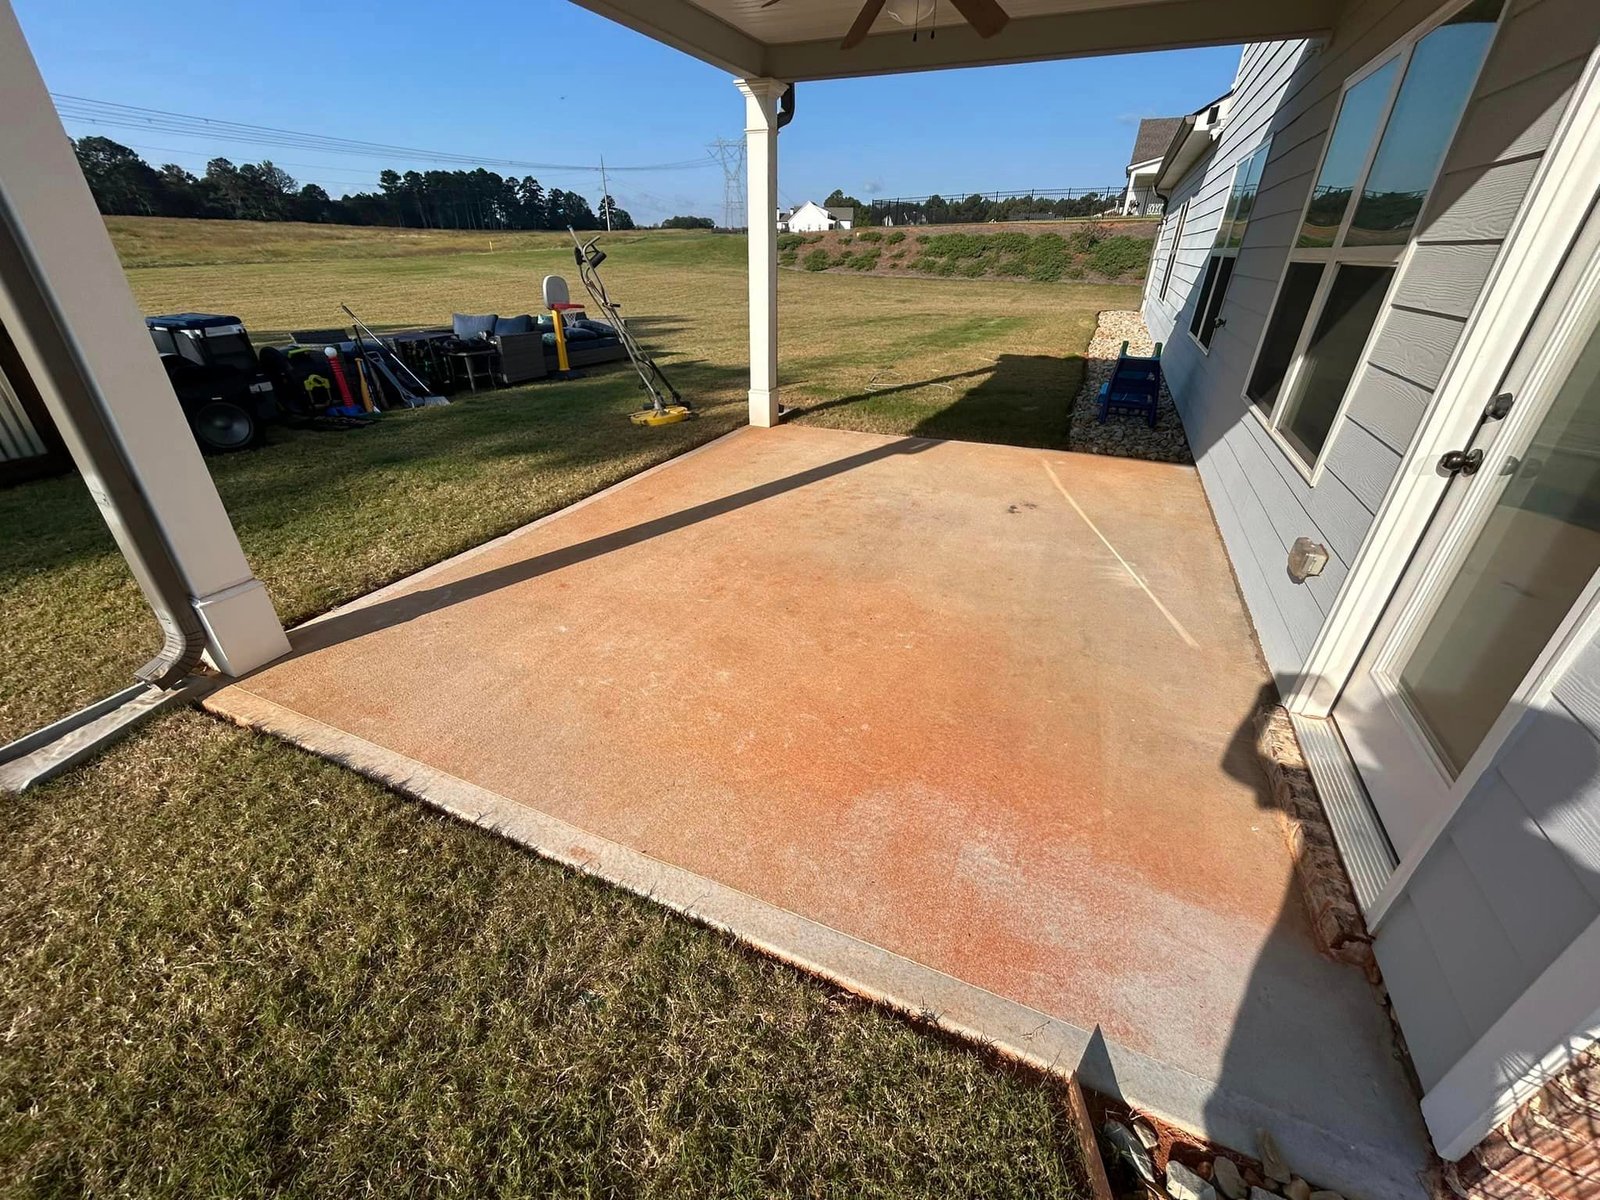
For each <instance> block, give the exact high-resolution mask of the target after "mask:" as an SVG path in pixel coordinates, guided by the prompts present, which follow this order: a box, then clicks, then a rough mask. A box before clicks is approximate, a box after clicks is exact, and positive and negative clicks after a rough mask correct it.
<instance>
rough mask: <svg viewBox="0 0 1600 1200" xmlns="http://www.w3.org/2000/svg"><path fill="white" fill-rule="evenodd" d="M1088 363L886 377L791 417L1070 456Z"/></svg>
mask: <svg viewBox="0 0 1600 1200" xmlns="http://www.w3.org/2000/svg"><path fill="white" fill-rule="evenodd" d="M1082 372H1083V358H1082V356H1081V355H1076V354H1069V355H1066V356H1057V355H1051V354H1000V355H997V356H996V357H995V358H994V360H993V361H992V362H991V363H989V364H987V365H984V366H980V367H974V368H972V369H971V370H968V371H957V372H953V373H950V374H945V375H936V376H932V377H929V378H924V379H909V380H908V379H906V378H905V377H904V376H903V375H900V374H898V373H895V372H892V371H887V370H886V371H884V372H882V374H883V376H884V383H883V385H882V386H872V385H869V386H868V387H867V388H864V389H863V390H861V391H859V392H854V393H851V394H849V395H845V396H839V397H837V398H835V399H832V400H821V401H818V402H816V403H814V404H802V405H796V406H795V407H794V409H793V410H792V416H791V418H790V419H792V420H799V421H801V422H803V423H806V424H817V425H826V426H829V427H832V428H841V429H864V430H874V431H876V430H883V431H885V432H887V431H890V430H899V429H904V430H908V432H909V433H910V434H911V435H912V436H915V437H926V438H940V439H949V440H954V441H965V442H997V443H1000V444H1002V445H1009V446H1036V447H1040V448H1042V449H1050V450H1067V449H1070V448H1071V446H1070V444H1069V438H1068V432H1067V415H1068V413H1069V412H1070V410H1071V406H1072V402H1073V397H1074V396H1075V395H1076V393H1077V389H1078V385H1079V382H1080V380H1081V379H1082Z"/></svg>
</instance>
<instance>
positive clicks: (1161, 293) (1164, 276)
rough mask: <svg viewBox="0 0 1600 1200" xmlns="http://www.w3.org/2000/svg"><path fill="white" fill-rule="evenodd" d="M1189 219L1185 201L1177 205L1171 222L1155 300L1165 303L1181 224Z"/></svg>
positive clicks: (1176, 253)
mask: <svg viewBox="0 0 1600 1200" xmlns="http://www.w3.org/2000/svg"><path fill="white" fill-rule="evenodd" d="M1188 217H1189V201H1187V200H1185V201H1184V202H1183V203H1182V204H1180V205H1178V215H1177V216H1176V217H1175V218H1174V220H1173V225H1172V244H1171V245H1170V246H1168V247H1167V261H1166V263H1165V264H1164V265H1163V266H1162V268H1161V286H1160V288H1159V289H1158V290H1157V292H1156V299H1157V300H1160V301H1163V302H1164V301H1165V300H1166V298H1167V291H1168V289H1169V288H1170V287H1171V286H1172V268H1173V267H1174V266H1176V265H1177V262H1178V246H1179V243H1181V242H1182V241H1183V224H1184V222H1185V221H1186V220H1187V219H1188Z"/></svg>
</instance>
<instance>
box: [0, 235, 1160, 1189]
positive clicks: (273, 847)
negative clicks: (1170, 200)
mask: <svg viewBox="0 0 1600 1200" xmlns="http://www.w3.org/2000/svg"><path fill="white" fill-rule="evenodd" d="M112 224H113V230H114V234H115V236H116V237H117V240H118V244H119V247H120V248H121V249H122V251H123V253H124V255H125V258H126V260H127V262H128V263H129V264H130V267H131V269H130V272H129V275H130V279H131V281H132V284H133V287H134V291H135V293H136V295H137V296H138V297H139V299H140V302H141V303H142V304H143V305H144V306H145V308H146V309H147V310H148V311H152V312H154V311H170V310H174V309H199V310H211V311H225V312H234V313H237V314H238V315H240V316H242V317H243V318H244V319H245V320H246V321H247V322H249V324H250V326H251V328H252V329H253V330H254V331H256V332H257V333H258V334H261V333H267V332H270V331H273V330H283V329H287V328H292V327H295V326H320V325H327V324H333V323H337V322H338V320H339V316H338V310H337V305H338V303H339V302H340V301H346V302H348V303H350V304H351V305H352V307H354V308H355V309H356V311H357V312H359V313H360V314H361V315H362V316H363V317H364V318H365V319H367V320H368V322H369V323H372V324H374V325H400V324H421V323H431V322H436V321H439V320H440V319H442V318H447V317H448V315H449V313H450V312H451V311H473V312H482V311H496V310H497V311H499V312H501V313H515V312H522V311H525V310H527V309H528V308H529V307H531V306H532V305H533V296H534V294H535V292H536V289H537V280H538V278H539V277H540V276H542V275H543V274H545V273H547V272H550V271H558V270H562V269H563V268H564V267H565V266H566V264H568V263H570V259H569V258H567V257H566V254H565V252H564V251H562V249H561V246H560V242H559V240H558V239H556V238H554V237H552V236H550V235H538V234H532V235H529V234H523V235H512V236H511V237H505V236H496V237H494V238H493V239H491V238H490V237H489V236H488V235H445V234H415V233H407V234H400V233H396V232H394V231H374V230H359V231H352V230H337V231H335V230H323V229H310V230H302V231H300V232H299V233H298V234H296V233H295V231H294V230H292V229H286V228H284V227H261V226H249V225H233V224H228V223H221V222H217V223H189V222H169V221H143V222H141V221H125V220H120V221H114V222H113V223H112ZM491 241H492V242H493V245H492V247H491V245H490V243H491ZM608 247H609V249H610V250H611V251H612V254H613V258H612V260H611V261H610V262H609V263H608V264H607V271H608V279H609V280H610V282H611V284H612V287H613V292H614V294H615V295H616V296H618V297H619V298H620V299H622V300H623V301H624V302H625V304H626V309H625V311H628V312H631V313H633V314H635V317H636V320H637V322H638V325H639V327H640V328H641V329H643V330H644V331H646V335H647V336H648V338H649V339H650V341H651V342H652V343H653V344H654V345H655V346H656V347H657V348H658V350H659V351H660V353H661V357H662V361H663V362H664V364H665V365H666V366H667V368H668V370H669V371H671V372H672V373H673V375H674V378H675V379H676V380H677V381H678V383H679V385H680V387H681V388H682V389H683V390H684V391H685V392H686V393H688V394H690V395H691V396H692V397H693V398H694V399H695V400H696V402H697V403H698V404H699V405H700V406H701V416H700V417H699V419H698V420H696V421H694V422H689V423H685V424H681V425H675V426H669V427H665V428H661V429H656V430H640V429H638V428H636V427H634V426H632V425H631V424H629V423H628V422H627V420H626V415H627V413H628V411H629V410H631V409H632V408H634V407H635V406H636V405H637V402H638V392H637V390H636V387H635V385H634V383H633V380H632V376H631V375H630V374H628V373H627V372H626V371H620V370H616V369H609V370H602V371H598V372H596V373H594V374H592V375H591V376H590V377H589V378H586V379H584V380H581V381H577V382H573V383H565V384H553V383H547V384H540V385H535V386H532V387H528V388H523V389H517V390H514V391H507V392H497V393H487V394H480V395H478V396H475V397H468V398H466V399H464V400H463V401H462V402H460V403H457V404H454V405H452V406H450V407H449V408H444V409H430V410H423V411H418V412H412V413H401V414H391V415H389V416H387V417H385V418H384V420H383V421H382V422H381V423H380V424H379V426H377V427H376V428H372V429H367V430H358V431H351V432H345V433H336V434H333V433H293V432H286V431H281V432H277V433H275V434H274V436H273V439H272V443H271V444H270V445H268V446H267V447H266V448H264V449H262V450H259V451H255V452H251V453H247V454H243V455H237V456H233V457H228V458H221V459H214V460H211V466H212V468H213V474H214V475H215V477H216V480H217V484H218V487H219V489H220V491H221V493H222V496H223V500H224V502H225V503H226V504H227V506H228V510H229V512H230V514H231V515H232V516H233V519H234V521H235V523H236V525H237V527H238V530H239V534H240V537H241V540H242V542H243V544H244V547H245V551H246V553H247V554H248V555H249V557H250V560H251V562H252V564H253V566H254V568H255V570H256V572H257V574H258V575H259V576H260V577H261V578H262V579H264V580H265V581H266V583H267V585H268V587H269V589H270V590H271V593H272V595H273V598H274V600H275V602H276V604H277V606H278V609H279V612H280V614H281V615H282V616H283V617H284V618H285V619H286V620H289V621H298V620H301V619H304V618H305V617H307V616H310V615H312V614H314V613H316V612H319V611H323V610H325V609H327V608H329V607H331V606H332V605H334V604H337V603H339V602H341V601H343V600H346V599H349V598H351V597H354V596H357V595H360V594H361V593H363V592H365V591H368V590H370V589H372V588H373V587H376V586H378V585H380V584H382V583H385V582H387V581H390V580H393V579H395V578H398V577H400V576H402V575H404V574H406V573H408V572H410V571H413V570H415V569H417V568H419V567H421V566H423V565H426V564H428V563H431V562H435V561H438V560H439V559H441V558H443V557H446V556H448V555H450V554H452V553H455V552H456V551H458V550H461V549H464V548H466V547H469V546H472V545H474V544H477V543H479V542H482V541H483V540H485V539H487V538H489V537H491V536H494V535H496V534H498V533H501V532H504V531H506V530H508V529H511V528H514V527H515V526H517V525H520V524H522V523H524V522H526V521H529V520H531V519H533V518H535V517H538V516H540V515H543V514H544V513H547V512H550V511H552V510H554V509H556V508H559V507H561V506H563V505H565V504H569V503H571V502H572V501H573V500H576V499H578V498H579V497H581V496H583V495H587V494H589V493H591V492H593V491H595V490H597V489H598V488H600V487H603V486H605V485H606V484H609V483H611V482H614V481H616V480H619V479H622V478H624V477H626V476H627V475H629V474H632V473H634V472H636V471H638V470H640V469H642V468H644V467H645V466H648V465H650V464H652V463H655V462H659V461H662V460H663V459H665V458H667V457H670V456H672V455H674V454H677V453H680V452H682V451H683V450H684V449H687V448H688V447H690V446H692V445H695V444H697V443H700V442H703V441H705V440H707V439H709V438H711V437H714V436H717V435H718V434H721V433H723V432H725V431H727V430H729V429H732V428H735V427H736V426H737V425H738V424H739V423H740V422H741V421H742V420H743V415H744V405H745V401H744V388H745V386H746V381H745V378H744V371H743V361H744V336H745V331H744V317H743V304H744V298H743V289H744V273H743V255H744V247H743V242H742V241H740V240H737V239H733V238H727V237H717V236H712V235H693V234H686V235H660V234H649V235H646V234H640V235H628V236H618V237H616V238H613V239H611V240H610V241H609V242H608ZM1132 301H1133V293H1132V290H1131V289H1127V288H1091V287H1083V286H1074V285H1067V284H1059V285H1055V284H1029V283H993V282H988V281H977V282H968V281H931V280H922V279H918V280H905V279H889V278H872V277H859V276H854V277H852V276H843V275H832V274H825V275H806V274H802V273H798V272H796V273H788V272H786V273H785V274H784V275H783V277H782V304H783V347H782V349H783V354H782V362H783V379H782V383H783V386H784V389H785V399H786V401H787V402H788V403H790V404H791V405H795V406H797V407H799V408H801V409H802V410H804V415H803V416H802V417H801V418H800V419H802V420H806V421H813V422H817V423H823V424H828V425H834V426H839V427H845V428H858V429H868V430H879V431H885V432H903V433H922V434H927V435H931V436H950V437H970V438H988V439H994V440H1008V441H1018V442H1022V443H1025V444H1035V445H1062V444H1063V439H1064V437H1065V427H1066V426H1065V414H1066V406H1067V404H1068V403H1069V402H1070V399H1071V397H1072V395H1073V393H1074V392H1075V391H1076V388H1077V385H1078V382H1079V380H1080V378H1081V371H1082V363H1081V361H1080V360H1079V359H1078V358H1077V354H1078V353H1079V352H1080V351H1081V350H1082V348H1083V346H1084V345H1085V344H1086V342H1087V340H1088V337H1089V336H1090V334H1091V332H1092V330H1093V326H1094V314H1095V313H1096V312H1097V311H1098V310H1100V309H1102V308H1107V307H1126V306H1128V305H1130V304H1131V303H1132ZM0 528H4V529H5V530H6V531H7V535H6V537H5V538H4V539H0V607H3V610H4V612H5V615H6V623H7V638H6V643H7V650H8V654H7V655H6V656H5V661H4V665H3V666H0V740H4V739H5V738H8V737H11V736H15V735H16V734H18V733H21V732H23V731H25V730H26V729H28V728H30V727H32V726H34V725H36V724H38V723H40V722H41V721H44V720H47V719H50V718H52V717H54V716H58V715H60V714H62V713H63V712H65V711H68V710H69V709H70V708H72V707H74V706H76V705H78V704H81V703H83V702H85V701H87V700H89V699H93V698H95V697H97V696H99V695H102V694H104V693H105V692H107V691H110V690H111V689H113V688H116V687H120V686H122V685H124V684H125V683H126V682H127V680H128V678H129V672H130V670H131V668H132V667H133V666H135V665H137V663H138V662H140V661H142V660H143V657H145V656H147V655H148V654H149V653H150V652H152V651H153V650H154V648H155V645H156V641H157V639H156V637H155V629H154V625H153V623H152V622H151V621H150V619H149V617H148V615H147V614H146V613H145V611H144V607H143V604H142V602H141V600H140V598H139V596H138V593H137V590H136V589H135V588H134V587H133V585H132V583H131V581H130V580H129V578H128V575H127V572H126V569H125V568H124V567H123V566H122V563H121V560H120V559H119V558H118V557H117V555H116V553H115V551H114V549H113V548H112V547H111V543H110V539H109V537H108V535H107V534H106V532H105V530H104V527H103V526H102V525H101V523H100V521H99V518H98V516H97V514H96V513H95V511H94V509H93V507H92V505H91V504H90V503H89V500H88V498H87V496H86V494H85V492H84V489H83V485H82V483H81V482H80V481H78V480H77V479H75V478H69V479H62V480H54V481H46V482H43V483H36V484H31V485H27V486H24V487H21V488H15V489H11V490H8V491H3V492H0ZM1060 1120H1061V1117H1060V1097H1059V1095H1058V1094H1057V1093H1056V1091H1055V1090H1054V1089H1053V1088H1052V1087H1051V1086H1049V1085H1047V1084H1044V1083H1041V1082H1039V1081H1035V1080H1028V1079H1022V1078H1018V1077H1014V1076H1012V1075H1010V1074H1008V1073H1007V1072H1005V1071H1002V1070H998V1069H996V1067H995V1066H994V1064H993V1063H991V1062H989V1061H987V1060H985V1059H983V1058H981V1057H979V1056H978V1055H976V1054H975V1053H972V1052H968V1051H966V1050H963V1049H960V1048H957V1047H954V1046H952V1045H950V1044H948V1043H946V1042H944V1041H942V1040H936V1039H931V1038H929V1037H927V1036H925V1035H924V1034H923V1033H921V1032H919V1031H916V1030H914V1029H913V1028H911V1027H910V1026H908V1025H906V1024H904V1023H902V1022H900V1021H898V1020H896V1019H893V1018H890V1017H888V1016H885V1015H883V1014H880V1013H877V1012H875V1011H872V1010H869V1009H865V1008H862V1007H861V1006H858V1005H856V1004H854V1003H852V1002H849V1001H847V1000H844V999H842V998H841V997H839V996H837V995H834V994H833V993H831V992H830V991H828V990H827V989H825V988H823V987H821V986H819V985H817V984H815V983H812V982H810V981H806V980H802V979H799V978H797V977H796V976H795V975H794V974H793V973H791V972H789V971H788V970H786V969H784V968H780V967H778V966H775V965H773V964H770V963H767V962H764V961H761V960H758V959H754V958H752V957H750V956H748V955H746V954H744V953H742V952H740V951H739V950H738V949H736V948H735V947H733V946H731V945H730V944H729V943H727V942H726V941H725V940H724V939H723V938H721V937H720V936H717V935H714V934H711V933H708V932H706V931H704V930H701V929H698V928H696V927H694V926H692V925H689V924H688V923H686V922H684V921H682V920H680V919H678V918H676V917H671V916H668V915H665V914H663V913H661V912H660V911H658V910H656V909H654V908H652V907H651V906H649V905H648V904H645V903H643V902H640V901H636V900H633V899H631V898H628V897H626V896H623V895H621V894H619V893H616V892H614V891H611V890H609V889H607V888H604V887H602V886H600V885H597V884H593V883H590V882H588V881H585V880H582V879H579V878H576V877H574V876H571V875H569V874H567V873H565V872H563V871H562V870H560V869H558V868H556V867H553V866H551V865H549V864H546V863H542V862H540V861H538V860H536V859H533V858H531V857H530V856H528V855H526V854H525V853H523V852H521V851H519V850H516V849H514V848H512V847H509V846H507V845H505V844H503V843H501V842H499V841H498V840H496V839H495V838H493V837H492V836H491V835H488V834H486V833H484V832H482V831H480V830H476V829H469V828H463V827H460V826H458V825H456V824H454V823H452V822H450V821H448V820H445V819H443V818H439V817H437V816H434V815H433V814H431V813H430V812H428V811H427V810H424V809H422V808H421V807H419V806H417V805H415V804H412V803H410V802H407V801H403V800H400V799H397V798H395V797H393V796H392V795H390V794H388V793H386V792H384V791H383V790H382V789H380V788H377V787H375V786H373V785H372V784H370V783H368V782H366V781H365V780H362V779H360V778H359V777H357V776H355V775H353V774H351V773H349V772H347V771H345V770H343V769H340V768H338V767H334V766H331V765H328V764H325V763H322V762H320V761H319V760H316V759H313V758H311V757H309V756H306V755H304V754H301V753H299V752H297V751H294V750H291V749H288V748H286V747H283V746H280V745H278V744H276V743H274V742H271V741H270V740H267V739H264V738H261V737H258V736H255V735H253V734H250V733H247V732H244V731H241V730H236V729H232V728H229V727H225V726H222V725H219V724H218V723H216V722H215V721H213V720H211V719H209V718H206V717H203V716H201V715H199V714H196V713H178V714H173V715H171V716H169V717H167V718H164V719H163V720H161V721H159V722H157V723H156V724H155V725H153V726H152V727H151V728H149V729H147V730H146V731H144V732H142V733H141V734H139V735H138V736H136V737H134V738H132V739H130V740H129V741H127V742H125V743H123V744H122V745H120V746H118V747H116V748H115V749H113V750H112V751H111V752H110V753H108V754H106V755H105V756H103V757H102V758H101V759H99V760H98V761H97V762H95V763H94V764H92V765H91V766H90V767H88V768H85V769H84V770H81V771H79V772H77V773H75V774H74V775H72V776H69V777H68V778H66V779H64V780H62V781H59V782H58V783H56V784H54V785H52V786H50V787H48V788H45V789H42V790H40V791H37V792H35V793H33V794H31V795H29V796H27V797H25V798H24V799H22V800H21V801H12V802H8V804H7V811H6V820H5V822H4V823H3V824H0V1195H29V1196H31V1195H67V1194H73V1195H77V1194H84V1193H95V1194H102V1193H113V1192H114V1193H118V1194H138V1195H244V1194H257V1193H261V1192H273V1193H277V1194H304V1195H326V1194H343V1193H349V1192H355V1191H359V1190H368V1191H373V1192H378V1193H382V1194H460V1195H468V1194H482V1193H484V1192H486V1191H496V1192H500V1193H502V1194H530V1195H531V1194H541V1195H543V1194H549V1193H551V1192H558V1193H563V1194H577V1195H666V1194H672V1195H691V1194H692V1195H758V1194H759V1195H771V1194H795V1193H798V1194H806V1195H839V1196H858V1195H880V1194H881V1195H907V1196H909V1195H930V1196H931V1195H979V1194H982V1195H1034V1196H1052V1195H1060V1196H1075V1195H1080V1194H1081V1190H1080V1185H1079V1184H1078V1182H1077V1178H1078V1176H1077V1171H1076V1167H1075V1165H1074V1159H1073V1151H1072V1150H1071V1147H1070V1142H1069V1140H1068V1139H1066V1138H1064V1137H1063V1135H1062V1130H1061V1128H1060V1127H1059V1122H1060Z"/></svg>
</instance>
